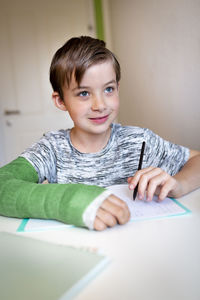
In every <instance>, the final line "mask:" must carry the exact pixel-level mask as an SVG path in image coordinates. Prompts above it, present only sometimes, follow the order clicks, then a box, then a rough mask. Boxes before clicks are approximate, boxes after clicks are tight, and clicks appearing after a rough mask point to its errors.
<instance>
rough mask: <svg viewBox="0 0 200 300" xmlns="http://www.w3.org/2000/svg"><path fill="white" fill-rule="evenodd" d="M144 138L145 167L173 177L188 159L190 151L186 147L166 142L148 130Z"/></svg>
mask: <svg viewBox="0 0 200 300" xmlns="http://www.w3.org/2000/svg"><path fill="white" fill-rule="evenodd" d="M144 137H145V141H146V149H145V155H146V167H147V166H155V167H159V168H161V169H163V170H164V171H165V172H167V173H168V174H170V175H171V176H173V175H175V174H176V173H178V172H179V171H180V170H181V168H182V167H183V166H184V165H185V163H186V162H187V160H188V159H189V155H190V151H189V149H188V148H186V147H183V146H180V145H177V144H173V143H171V142H169V141H166V140H164V139H162V138H161V137H159V136H158V135H157V134H155V133H153V132H152V131H151V130H149V129H145V132H144Z"/></svg>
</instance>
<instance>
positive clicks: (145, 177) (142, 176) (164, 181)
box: [128, 167, 181, 201]
mask: <svg viewBox="0 0 200 300" xmlns="http://www.w3.org/2000/svg"><path fill="white" fill-rule="evenodd" d="M128 183H129V188H130V189H131V190H134V188H135V187H136V185H137V184H138V199H140V200H142V199H143V198H144V196H145V193H146V200H147V201H151V200H152V198H153V196H154V194H156V195H158V199H159V200H160V201H162V200H164V199H165V198H166V197H167V196H173V195H175V194H177V193H178V192H179V191H178V190H179V189H180V188H181V186H180V184H179V182H178V181H177V180H176V179H175V177H172V176H170V175H169V174H168V173H166V172H165V171H163V170H162V169H160V168H155V167H149V168H145V169H142V170H140V171H137V172H136V173H135V175H134V176H133V177H129V178H128Z"/></svg>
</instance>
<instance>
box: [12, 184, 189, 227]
mask: <svg viewBox="0 0 200 300" xmlns="http://www.w3.org/2000/svg"><path fill="white" fill-rule="evenodd" d="M107 189H109V190H111V191H112V192H113V194H115V195H116V196H118V197H119V198H121V199H122V200H124V201H125V202H126V203H127V205H128V207H129V210H130V212H131V219H130V221H142V220H148V219H160V218H166V217H174V216H180V215H185V214H188V213H190V212H191V211H190V210H189V209H188V208H186V207H185V206H183V205H182V204H181V203H180V202H179V201H177V200H176V199H172V198H166V199H165V200H163V201H162V202H158V201H157V197H156V196H155V197H154V199H153V201H151V202H146V201H140V200H137V198H136V200H135V201H133V192H132V191H130V190H129V188H128V185H127V184H122V185H112V186H110V187H108V188H107ZM69 226H70V227H71V226H72V225H66V224H63V223H61V222H57V221H52V220H38V219H24V220H22V222H21V224H20V226H19V228H18V230H17V231H19V232H22V231H38V230H39V231H40V230H50V229H58V228H60V229H61V228H65V227H69Z"/></svg>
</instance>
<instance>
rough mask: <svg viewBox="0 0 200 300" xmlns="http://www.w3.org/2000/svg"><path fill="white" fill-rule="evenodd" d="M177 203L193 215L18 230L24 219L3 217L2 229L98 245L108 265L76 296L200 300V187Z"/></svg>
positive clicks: (55, 240) (82, 299)
mask: <svg viewBox="0 0 200 300" xmlns="http://www.w3.org/2000/svg"><path fill="white" fill-rule="evenodd" d="M179 201H180V202H181V203H182V204H184V205H185V206H186V207H187V208H189V209H190V210H191V211H192V213H191V214H188V215H185V216H178V217H173V218H166V219H157V220H146V221H140V222H130V223H128V224H126V225H123V226H116V227H114V228H109V229H107V230H105V231H103V232H96V231H90V230H87V229H83V228H65V229H62V230H54V231H45V232H26V233H16V229H17V228H18V226H19V224H20V223H21V220H19V219H15V218H6V217H0V231H6V232H13V233H16V234H22V235H24V236H27V237H28V236H30V237H32V238H35V239H40V240H46V241H50V242H53V243H59V244H66V245H74V246H81V247H89V248H95V249H96V248H98V249H100V250H101V251H102V252H103V253H104V254H105V255H106V256H108V257H109V258H110V260H111V262H110V264H109V265H108V266H107V267H106V268H105V269H104V270H103V271H102V272H101V273H100V274H99V275H98V276H97V277H96V278H95V279H94V280H92V281H91V282H90V283H89V284H88V285H87V286H86V287H85V288H84V289H83V290H82V291H81V292H80V293H79V294H78V295H77V297H76V298H75V299H76V300H94V299H95V300H102V299H105V300H107V299H109V300H112V299H115V300H118V299H120V300H121V299H124V300H129V299H131V300H132V299H135V300H151V299H152V300H157V299H159V300H165V299H166V300H179V299H181V300H183V299H185V300H186V299H187V300H188V299H190V300H199V299H200V189H198V190H196V191H194V192H192V193H190V194H188V195H186V196H184V197H182V198H180V199H179Z"/></svg>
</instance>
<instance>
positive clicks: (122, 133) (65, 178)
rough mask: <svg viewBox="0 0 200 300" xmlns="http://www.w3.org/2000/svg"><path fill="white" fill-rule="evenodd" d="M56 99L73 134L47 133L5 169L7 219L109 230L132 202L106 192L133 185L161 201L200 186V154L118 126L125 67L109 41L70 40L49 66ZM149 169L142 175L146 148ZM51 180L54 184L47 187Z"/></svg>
mask: <svg viewBox="0 0 200 300" xmlns="http://www.w3.org/2000/svg"><path fill="white" fill-rule="evenodd" d="M50 81H51V84H52V87H53V95H52V98H53V101H54V104H55V106H56V107H57V108H59V109H61V110H63V111H68V112H69V114H70V116H71V118H72V120H73V122H74V127H73V128H72V129H67V130H60V131H56V132H49V133H47V134H46V135H45V136H44V137H43V138H41V140H40V141H39V142H38V143H36V144H34V145H33V146H32V147H30V148H29V149H27V150H26V151H24V152H23V153H22V154H21V156H20V157H19V158H17V159H16V160H15V161H13V162H11V163H10V164H8V165H6V166H4V167H3V168H1V170H0V184H1V186H0V213H1V214H2V215H5V216H13V217H20V218H24V217H32V218H47V219H56V220H59V221H62V222H66V223H71V224H74V225H77V226H85V227H88V228H90V229H96V230H103V229H105V228H107V227H112V226H114V225H115V224H117V223H119V224H124V223H126V222H127V221H128V220H129V217H130V213H129V210H128V208H127V206H126V204H125V203H124V202H123V201H122V200H120V199H119V198H117V197H115V196H114V195H111V194H110V192H109V191H108V190H106V189H105V187H106V186H109V185H112V184H122V183H126V182H127V181H128V183H129V188H130V189H132V190H134V188H135V187H136V185H137V184H139V185H138V197H139V199H143V197H144V194H145V193H146V196H147V201H151V199H152V197H153V195H154V193H156V194H158V196H159V199H160V201H161V200H163V199H164V198H165V197H166V196H167V195H169V196H173V197H180V196H182V195H184V194H186V193H188V192H190V191H192V190H194V189H195V188H197V187H199V185H200V175H199V174H200V154H199V152H197V151H194V150H189V149H187V148H185V147H182V146H179V145H175V144H172V143H169V142H167V141H164V140H163V139H162V138H160V137H158V136H157V135H155V134H154V133H153V132H151V131H150V130H148V129H142V128H137V127H131V126H124V127H123V126H121V125H120V124H114V123H113V121H114V120H115V118H116V117H117V113H118V109H119V81H120V65H119V63H118V61H117V59H116V57H115V55H114V54H113V53H112V52H110V51H109V50H108V49H107V48H105V43H104V42H103V41H100V40H98V39H94V38H91V37H80V38H72V39H70V40H69V41H68V42H67V43H66V44H65V45H64V46H62V47H61V48H60V49H58V51H57V52H56V53H55V55H54V57H53V60H52V63H51V67H50ZM143 141H145V142H146V148H145V153H144V160H143V167H144V169H142V170H141V171H138V172H137V165H138V161H139V155H140V149H141V144H142V142H143ZM45 179H47V180H48V182H49V183H50V184H38V183H42V182H43V181H44V180H45Z"/></svg>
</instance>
